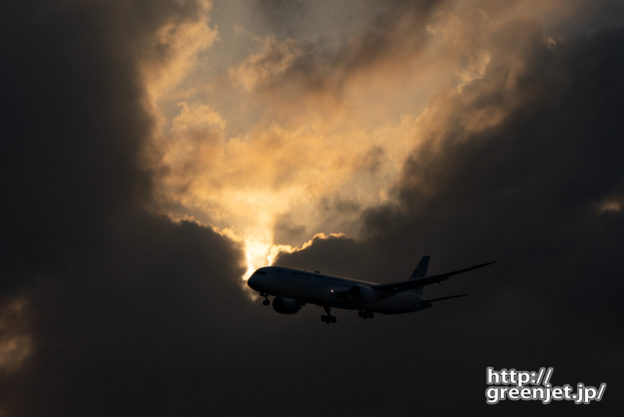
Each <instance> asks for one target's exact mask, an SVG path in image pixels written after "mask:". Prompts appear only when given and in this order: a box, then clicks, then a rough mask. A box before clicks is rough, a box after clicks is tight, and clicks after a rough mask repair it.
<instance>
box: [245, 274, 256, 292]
mask: <svg viewBox="0 0 624 417" xmlns="http://www.w3.org/2000/svg"><path fill="white" fill-rule="evenodd" d="M257 279H258V277H253V276H252V277H249V279H248V280H247V285H249V287H250V288H252V289H254V290H255V289H256V286H255V284H254V281H256V280H257Z"/></svg>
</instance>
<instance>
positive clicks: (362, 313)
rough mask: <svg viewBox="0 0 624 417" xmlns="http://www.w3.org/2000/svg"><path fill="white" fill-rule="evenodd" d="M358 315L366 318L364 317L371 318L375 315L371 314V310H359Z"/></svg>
mask: <svg viewBox="0 0 624 417" xmlns="http://www.w3.org/2000/svg"><path fill="white" fill-rule="evenodd" d="M358 316H360V317H362V318H363V319H365V320H366V319H372V318H373V317H375V314H373V312H372V311H368V310H360V311H358Z"/></svg>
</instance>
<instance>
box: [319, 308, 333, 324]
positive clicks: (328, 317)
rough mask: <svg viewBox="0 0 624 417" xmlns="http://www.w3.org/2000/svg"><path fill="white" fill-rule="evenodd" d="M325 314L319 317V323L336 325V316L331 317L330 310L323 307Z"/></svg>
mask: <svg viewBox="0 0 624 417" xmlns="http://www.w3.org/2000/svg"><path fill="white" fill-rule="evenodd" d="M323 309H324V310H325V314H323V315H322V316H321V321H322V322H323V323H325V324H331V323H336V316H332V315H331V313H330V310H331V308H330V307H329V306H323Z"/></svg>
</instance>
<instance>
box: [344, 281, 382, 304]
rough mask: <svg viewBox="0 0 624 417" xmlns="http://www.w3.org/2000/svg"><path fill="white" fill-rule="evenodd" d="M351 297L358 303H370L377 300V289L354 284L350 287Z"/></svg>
mask: <svg viewBox="0 0 624 417" xmlns="http://www.w3.org/2000/svg"><path fill="white" fill-rule="evenodd" d="M349 298H350V299H351V301H353V302H354V303H357V304H362V305H363V304H368V303H372V302H373V301H375V300H377V294H376V293H375V291H374V290H373V289H372V288H370V287H367V286H366V285H353V286H352V287H351V288H349Z"/></svg>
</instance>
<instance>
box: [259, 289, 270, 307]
mask: <svg viewBox="0 0 624 417" xmlns="http://www.w3.org/2000/svg"><path fill="white" fill-rule="evenodd" d="M260 295H261V296H262V297H264V300H262V305H263V306H268V305H269V304H271V301H270V300H269V294H267V293H265V292H263V293H262V294H260Z"/></svg>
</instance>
